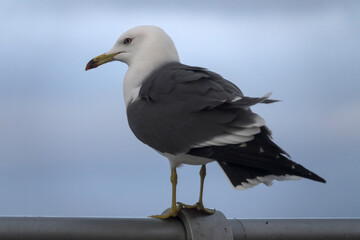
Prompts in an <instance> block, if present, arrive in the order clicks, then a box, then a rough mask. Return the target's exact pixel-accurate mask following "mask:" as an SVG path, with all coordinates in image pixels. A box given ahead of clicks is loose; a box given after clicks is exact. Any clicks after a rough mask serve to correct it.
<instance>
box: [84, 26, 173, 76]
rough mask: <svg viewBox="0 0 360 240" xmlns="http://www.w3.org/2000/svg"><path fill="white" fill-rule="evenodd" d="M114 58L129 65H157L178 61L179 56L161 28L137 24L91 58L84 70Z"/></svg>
mask: <svg viewBox="0 0 360 240" xmlns="http://www.w3.org/2000/svg"><path fill="white" fill-rule="evenodd" d="M114 60H116V61H121V62H124V63H126V64H127V65H128V66H129V67H132V66H133V65H142V66H146V65H150V66H152V67H157V66H158V65H161V64H164V63H167V62H178V61H179V56H178V53H177V51H176V48H175V45H174V42H173V41H172V40H171V38H170V37H169V36H168V35H167V34H166V33H165V32H164V31H163V30H162V29H161V28H159V27H155V26H138V27H134V28H132V29H130V30H128V31H126V32H125V33H123V34H122V35H121V36H120V37H119V39H118V40H117V41H116V43H115V44H114V46H113V47H112V48H111V49H110V50H109V51H108V52H106V53H104V54H102V55H100V56H98V57H95V58H93V59H92V60H91V61H90V62H89V63H88V65H87V66H86V70H89V69H92V68H96V67H98V66H100V65H102V64H104V63H107V62H110V61H114Z"/></svg>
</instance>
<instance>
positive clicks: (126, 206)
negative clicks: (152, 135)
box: [0, 0, 360, 218]
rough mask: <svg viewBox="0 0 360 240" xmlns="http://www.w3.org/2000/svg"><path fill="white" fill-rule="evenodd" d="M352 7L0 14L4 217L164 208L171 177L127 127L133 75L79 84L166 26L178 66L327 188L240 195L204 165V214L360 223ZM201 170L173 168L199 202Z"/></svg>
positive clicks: (109, 8) (167, 6)
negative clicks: (241, 110) (246, 110)
mask: <svg viewBox="0 0 360 240" xmlns="http://www.w3.org/2000/svg"><path fill="white" fill-rule="evenodd" d="M359 13H360V4H359V2H358V1H300V0H299V1H221V2H220V1H179V2H176V3H175V2H172V3H170V2H169V1H151V2H147V1H131V3H129V2H120V1H59V2H55V1H1V3H0V29H1V31H0V52H1V58H0V192H1V197H0V215H21V216H23V215H35V216H39V215H41V216H127V217H143V216H148V215H151V214H157V213H160V212H162V210H164V209H165V208H167V207H169V206H170V198H171V195H170V194H171V192H170V187H171V186H170V181H169V175H170V170H169V165H168V162H167V160H166V159H165V158H163V157H162V156H160V155H159V154H157V153H156V152H154V151H153V150H152V149H150V148H149V147H147V146H145V145H143V144H142V143H141V142H139V141H138V140H137V139H136V138H135V137H134V136H133V135H132V133H131V131H130V129H129V128H128V125H127V120H126V113H125V106H124V100H123V96H122V80H123V77H124V74H125V72H126V69H127V66H126V65H124V64H122V63H117V62H114V63H109V64H106V65H104V66H101V67H99V68H97V69H95V70H92V71H88V72H85V71H84V68H85V65H86V63H87V62H88V61H89V60H90V59H91V58H93V57H95V56H97V55H99V54H102V53H103V52H105V51H107V50H109V49H110V48H111V47H112V45H113V44H114V42H115V41H116V39H117V38H118V36H119V35H120V34H121V33H122V32H124V31H126V30H127V29H129V28H131V27H134V26H137V25H144V24H146V25H148V24H151V25H157V26H160V27H162V28H163V29H164V30H165V31H166V32H168V34H169V35H170V36H171V37H172V39H173V40H174V42H175V44H176V46H177V50H178V52H179V55H180V58H181V61H182V62H183V63H185V64H189V65H197V66H202V67H206V68H209V69H211V70H212V71H215V72H218V73H219V74H221V75H222V76H224V77H225V78H226V79H228V80H231V81H232V82H234V83H235V84H236V85H238V86H239V87H240V88H241V89H242V91H243V92H244V93H245V94H246V95H249V96H262V95H264V94H265V93H268V92H273V98H276V99H281V100H282V101H281V102H280V103H276V104H271V105H263V106H255V107H254V108H253V110H254V111H255V112H257V113H259V114H260V115H262V116H263V117H264V118H265V119H266V121H267V124H268V126H269V127H270V128H271V129H272V130H273V134H274V140H275V142H276V143H278V144H279V145H280V146H281V147H283V148H284V149H285V150H286V151H287V152H289V153H290V154H291V156H292V158H293V160H294V161H296V162H299V163H301V164H303V165H304V166H305V167H307V168H309V169H311V170H312V171H314V172H316V173H318V174H319V175H320V176H322V177H324V178H325V179H326V180H327V181H328V183H327V184H320V183H316V182H312V181H309V180H300V181H287V182H275V183H274V185H273V186H271V187H266V186H258V187H255V188H252V189H250V190H246V191H236V190H235V189H233V188H232V186H231V185H230V184H229V183H228V180H227V179H226V177H225V175H224V174H223V172H222V170H221V169H220V167H219V166H217V164H216V163H211V164H208V175H207V179H206V182H205V190H204V191H205V192H204V198H205V199H204V201H205V205H206V206H208V207H214V208H216V209H219V210H221V211H222V212H224V213H225V214H226V215H227V216H228V217H238V218H262V217H355V216H359V215H360V207H359V205H358V202H359V199H360V190H359V187H358V184H359V182H360V176H359V174H358V171H359V169H360V162H359V159H360V153H359V146H360V144H359V143H360V137H359V136H360V127H359V122H360V95H359V90H360V83H359V79H360V68H359V62H360V48H359V42H360V26H359V22H360V14H359ZM198 171H199V167H194V166H183V167H182V168H180V169H179V171H178V174H179V186H178V200H179V201H182V202H186V203H193V202H196V201H197V198H198V190H199V176H198Z"/></svg>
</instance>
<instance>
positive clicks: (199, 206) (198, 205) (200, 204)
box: [178, 164, 215, 214]
mask: <svg viewBox="0 0 360 240" xmlns="http://www.w3.org/2000/svg"><path fill="white" fill-rule="evenodd" d="M205 176H206V166H205V164H203V165H202V166H201V169H200V195H199V201H198V202H197V203H195V204H194V205H187V204H183V203H178V204H179V206H180V207H182V208H196V209H197V210H198V211H200V212H204V213H207V214H213V213H215V209H208V208H205V207H204V203H203V190H204V181H205Z"/></svg>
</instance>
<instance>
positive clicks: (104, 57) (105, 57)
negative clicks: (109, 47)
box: [85, 52, 120, 71]
mask: <svg viewBox="0 0 360 240" xmlns="http://www.w3.org/2000/svg"><path fill="white" fill-rule="evenodd" d="M119 53H120V52H116V53H110V54H106V53H104V54H101V55H100V56H97V57H95V58H93V59H91V60H90V61H89V62H88V64H87V65H86V68H85V71H87V70H89V69H92V68H96V67H98V66H100V65H102V64H104V63H107V62H111V61H114V60H115V59H114V56H115V55H117V54H119Z"/></svg>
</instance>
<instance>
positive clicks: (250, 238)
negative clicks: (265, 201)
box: [229, 219, 360, 240]
mask: <svg viewBox="0 0 360 240" xmlns="http://www.w3.org/2000/svg"><path fill="white" fill-rule="evenodd" d="M229 222H230V226H231V229H232V231H233V235H234V240H242V239H246V240H263V239H276V240H303V239H307V240H313V239H314V240H315V239H316V240H320V239H321V240H322V239H324V240H325V239H326V240H332V239H334V240H335V239H336V240H340V239H347V240H348V239H354V240H355V239H356V240H359V239H360V219H254V220H245V219H244V220H240V219H232V220H229Z"/></svg>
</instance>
